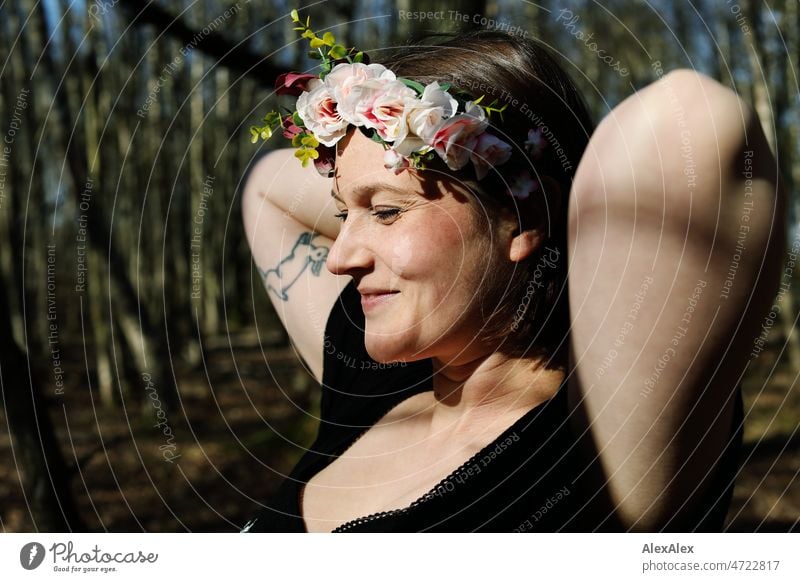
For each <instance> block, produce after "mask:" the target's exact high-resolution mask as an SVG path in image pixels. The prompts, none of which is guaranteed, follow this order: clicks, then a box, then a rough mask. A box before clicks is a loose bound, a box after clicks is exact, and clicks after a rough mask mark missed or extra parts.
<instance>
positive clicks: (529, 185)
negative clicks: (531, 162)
mask: <svg viewBox="0 0 800 582" xmlns="http://www.w3.org/2000/svg"><path fill="white" fill-rule="evenodd" d="M538 189H539V181H538V180H536V178H534V177H533V176H531V174H530V172H528V170H522V171H521V172H519V173H518V174H517V175H516V176H514V178H513V180H512V181H511V195H512V196H513V197H514V198H519V199H520V200H524V199H525V198H527V197H528V196H530V194H531V193H532V192H536V191H537V190H538Z"/></svg>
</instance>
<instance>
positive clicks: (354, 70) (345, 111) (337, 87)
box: [325, 63, 396, 126]
mask: <svg viewBox="0 0 800 582" xmlns="http://www.w3.org/2000/svg"><path fill="white" fill-rule="evenodd" d="M395 79H396V77H395V74H394V73H393V72H392V71H390V70H389V69H387V68H386V67H384V66H383V65H379V64H377V63H375V64H371V65H365V64H364V63H339V64H338V65H336V66H335V67H333V69H331V72H330V73H328V74H327V75H325V86H326V87H328V90H329V91H330V92H331V95H333V98H334V100H335V101H336V102H337V103H338V107H339V113H340V115H341V116H342V118H343V119H346V120H347V121H348V122H349V123H352V124H353V125H355V126H361V125H364V123H365V120H364V119H363V118H362V117H360V116H359V114H358V112H357V111H356V108H357V107H358V106H359V105H360V104H361V102H362V100H364V99H369V100H370V101H371V100H372V99H374V95H373V93H374V92H375V91H378V90H379V89H380V88H381V87H382V85H383V83H385V82H387V81H394V80H395ZM371 81H376V82H375V83H370V82H371Z"/></svg>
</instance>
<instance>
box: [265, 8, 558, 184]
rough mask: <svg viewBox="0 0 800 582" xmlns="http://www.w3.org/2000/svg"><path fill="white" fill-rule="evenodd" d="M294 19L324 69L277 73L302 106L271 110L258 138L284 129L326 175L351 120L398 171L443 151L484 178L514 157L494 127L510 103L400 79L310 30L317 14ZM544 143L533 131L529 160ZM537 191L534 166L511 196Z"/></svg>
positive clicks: (282, 91)
mask: <svg viewBox="0 0 800 582" xmlns="http://www.w3.org/2000/svg"><path fill="white" fill-rule="evenodd" d="M291 17H292V20H293V21H294V22H295V23H296V24H297V25H298V26H297V27H295V28H294V30H297V31H300V32H301V33H302V37H303V38H306V39H308V40H309V42H310V46H311V49H312V50H311V51H309V56H310V57H313V58H316V59H321V61H322V63H321V65H320V69H321V72H320V74H319V75H311V74H306V73H284V74H282V75H280V76H278V78H277V80H276V83H275V92H276V94H277V95H291V96H294V97H297V102H296V109H295V110H294V111H291V110H287V114H286V115H284V116H281V114H280V113H279V112H277V111H271V112H270V113H268V114H267V115H266V116H265V117H264V125H261V126H253V127H251V128H250V133H251V135H252V141H253V143H256V142H258V140H259V138H261V139H264V140H267V139H269V138H270V137H272V135H273V134H274V133H275V132H276V131H277V129H278V128H279V127H280V128H282V133H283V135H284V137H286V138H288V139H291V140H292V146H293V147H295V148H297V151H296V152H295V156H296V157H297V158H298V159H299V160H300V161H301V162H302V165H303V166H304V167H305V166H306V165H307V164H308V161H309V160H313V162H314V166H315V168H316V169H317V171H318V172H319V173H320V174H321V175H323V176H326V177H331V176H332V175H333V169H334V163H335V159H336V149H335V146H336V142H338V141H339V140H340V139H341V138H342V137H344V136H345V134H346V133H347V130H348V127H349V126H350V125H353V126H355V127H358V128H359V129H360V130H361V131H362V132H364V134H365V135H367V137H370V138H371V139H372V140H374V141H376V142H378V143H381V144H382V145H383V146H384V148H385V150H386V152H385V154H384V158H383V159H384V165H385V167H386V168H387V169H391V170H393V171H394V172H395V173H396V174H397V173H400V172H402V171H404V170H405V169H407V168H416V169H424V168H425V167H426V162H429V161H430V160H432V159H434V158H433V157H434V155H438V156H439V158H441V159H442V160H443V161H444V163H445V164H446V165H447V167H448V168H450V169H451V170H460V169H462V168H464V166H466V165H467V164H468V163H469V162H472V164H473V166H474V168H475V174H476V176H477V178H478V180H481V179H482V178H484V177H485V176H486V174H487V173H488V172H489V168H490V167H492V166H498V165H501V164H503V163H505V162H507V161H508V160H509V158H510V157H511V154H512V147H511V145H509V144H508V143H507V142H505V141H503V140H501V139H500V138H498V137H497V136H496V135H494V134H493V133H491V132H489V131H488V130H487V128H488V127H489V119H490V117H491V115H492V113H496V114H498V115H499V116H500V118H501V120H502V117H503V110H505V108H506V107H507V104H506V105H503V106H502V107H500V108H497V107H495V106H496V105H497V100H494V101H492V103H490V104H489V105H484V104H482V101H483V98H484V95H481V96H480V97H479V98H478V99H472V98H471V96H469V95H468V94H466V93H464V92H460V91H452V92H449V89H450V86H449V84H441V83H438V82H433V83H430V84H428V85H427V86H422V84H420V83H418V82H416V81H412V80H411V79H403V78H400V77H397V76H396V75H395V74H394V73H393V72H392V71H391V70H389V69H387V68H386V67H384V66H383V65H380V64H377V63H372V64H370V61H369V57H368V55H366V54H365V53H364V52H362V51H358V50H356V49H355V48H346V47H344V46H343V45H341V44H338V43H337V42H336V39H335V38H334V36H333V34H332V33H330V32H326V33H325V34H323V36H322V37H321V38H320V37H318V36H317V35H316V34H315V33H314V32H313V31H312V30H311V29H310V28H309V22H310V17H309V18H307V19H306V23H305V24H303V22H302V21H301V20H300V18H299V16H298V13H297V10H292V12H291ZM457 97H458V98H457ZM545 143H546V142H545V140H544V138H543V136H542V133H541V130H539V129H531V130H530V131H529V132H528V139H527V140H526V141H525V152H526V155H527V156H528V157H529V159H534V160H535V159H538V158H539V157H540V156H541V155H542V150H543V149H544V146H545ZM538 188H539V182H538V180H536V179H535V178H534V177H533V176H532V175H531V174H530V172H529V171H528V170H527V169H523V170H521V171H520V172H518V173H517V174H516V175H515V176H514V177H513V178H512V180H511V185H510V190H511V194H512V195H513V196H515V197H517V198H521V199H522V198H527V197H528V196H529V195H530V193H531V192H535V191H536V190H537V189H538Z"/></svg>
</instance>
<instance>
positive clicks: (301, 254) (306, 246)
mask: <svg viewBox="0 0 800 582" xmlns="http://www.w3.org/2000/svg"><path fill="white" fill-rule="evenodd" d="M317 234H318V233H315V232H304V233H303V234H301V235H300V236H299V237H298V238H297V242H296V243H294V247H293V248H292V252H291V253H289V255H287V256H286V257H285V258H284V259H282V260H281V262H280V263H278V264H277V265H276V266H275V268H273V269H269V270H267V271H265V270H263V269H262V268H261V267H259V266H258V265H256V267H257V268H258V272H259V274H260V275H261V278H262V279H263V280H264V287H266V288H267V292H269V291H272V292H273V293H275V295H277V296H278V297H279V298H280V299H282V300H284V301H287V300H288V299H289V296H288V295H287V294H286V293H287V291H289V289H290V288H291V286H292V285H294V282H295V281H297V279H299V278H300V275H302V274H303V273H304V272H305V270H306V269H311V272H312V273H313V274H314V276H316V277H319V273H320V271H321V270H322V267H323V265H324V264H325V260H326V259H327V258H328V247H326V246H324V245H315V244H314V243H313V242H311V241H312V240H313V239H314V237H315V236H317Z"/></svg>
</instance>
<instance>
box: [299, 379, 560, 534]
mask: <svg viewBox="0 0 800 582" xmlns="http://www.w3.org/2000/svg"><path fill="white" fill-rule="evenodd" d="M565 383H566V379H565V380H564V382H562V383H561V384H559V387H558V390H557V391H556V392H555V394H553V396H551V397H550V398H548V399H547V400H543V401H542V402H540V403H539V404H537V405H536V406H534V407H533V408H531V409H529V410H527V411H526V412H525V413H523V414H522V416H520V417H519V418H518V419H517V420H515V421H514V422H513V423H512V424H511V425H510V426H508V427H506V428H505V429H504V430H503V432H501V433H500V434H499V435H498V436H497V437H495V438H494V439H493V440H492V441H491V442H489V443H488V444H486V446H484V447H483V448H481V449H480V450H479V451H477V452H476V453H475V454H474V455H472V456H471V457H470V458H469V459H467V460H465V461H464V462H463V463H461V464H460V465H459V466H458V467H456V468H455V469H453V470H452V471H451V472H450V473H448V474H447V476H445V477H444V478H442V479H441V480H440V481H438V482H437V483H436V484H435V485H434V486H433V487H431V488H430V489H429V490H428V491H426V492H425V493H423V494H422V495H421V496H420V497H418V498H417V499H415V500H414V501H412V502H411V503H410V504H409V505H406V506H404V507H398V508H396V509H387V510H384V511H378V512H374V513H370V514H367V515H363V516H359V517H355V518H353V519H351V520H349V521H346V522H345V523H342V524H341V525H338V526H336V527H335V528H334V529H333V530H331V531H330V532H327V533H337V532H341V531H344V530H345V529H348V528H350V527H352V526H354V525H357V524H358V523H359V522H361V521H365V520H367V521H371V520H373V519H379V518H381V517H386V516H388V515H394V514H396V513H403V512H406V511H409V510H411V509H414V508H415V507H417V506H419V505H421V504H422V503H425V502H426V501H428V500H430V499H432V498H433V497H434V495H433V492H434V491H436V490H437V489H438V488H439V487H440V486H442V485H444V483H445V482H447V481H449V480H450V479H452V478H453V476H454V475H456V474H457V473H458V472H459V471H461V470H462V469H463V468H464V467H465V466H467V465H468V464H470V463H473V462H474V461H475V459H477V458H478V457H479V456H480V455H482V454H485V451H486V450H487V449H489V448H490V447H493V446H495V445H496V444H497V443H498V441H500V440H502V439H503V438H505V437H506V436H507V435H508V433H509V432H511V431H512V430H513V429H515V428H517V427H518V425H519V424H521V423H522V422H523V421H525V420H527V419H528V418H529V417H530V416H531V415H532V414H533V413H534V412H536V411H537V410H539V409H540V408H541V407H542V406H544V405H545V404H547V403H548V402H550V401H551V400H553V399H554V398H555V397H556V395H557V394H558V393H559V392H561V390H563V389H564V388H565ZM425 392H433V389H432V388H431V389H430V390H422V391H420V392H416V393H414V394H412V395H411V396H408V397H407V398H404V399H403V400H401V401H400V402H398V403H396V404H394V405H393V406H391V407H390V408H389V409H388V410H386V412H384V413H383V414H382V415H381V416H380V417H379V418H378V420H376V421H375V422H374V423H373V424H371V425H370V426H368V427H366V428H365V429H364V430H362V431H361V432H360V433H359V434H358V435H356V436H355V438H353V439H352V440H351V441H350V443H349V444H348V445H347V446H345V448H344V449H342V451H341V452H340V453H339V454H338V455H331V456H330V457H329V458H330V459H331V460H330V461H328V462H327V463H325V465H323V466H322V467H320V468H319V469H317V470H316V471H315V472H314V473H313V474H311V475H310V476H309V477H308V478H306V479H305V480H304V481H303V482H302V483H301V484H300V487H299V488H298V492H297V496H296V497H297V510H298V511H297V513H298V515H299V517H300V522H301V523H302V525H303V532H304V533H310V532H309V530H308V525H307V524H306V520H305V516H304V514H303V496H304V494H305V489H306V485H308V482H309V481H310V480H311V479H313V478H314V477H315V476H317V475H318V474H319V473H321V472H322V471H323V470H324V469H325V468H327V467H328V466H330V465H331V464H333V463H334V462H335V461H336V459H338V458H340V457H341V456H342V455H344V454H345V453H346V452H347V451H348V450H350V449H351V448H352V447H353V445H355V444H356V442H358V440H359V439H361V437H363V436H364V435H365V434H367V432H369V430H370V429H371V428H373V427H374V426H376V425H377V424H378V423H379V422H380V421H382V420H383V419H384V418H386V416H387V415H388V414H389V413H390V412H391V411H393V410H394V409H395V408H397V407H398V406H400V405H401V404H403V403H404V402H406V401H407V400H409V399H411V398H413V397H414V396H417V395H419V394H424V393H425ZM446 494H447V490H446V488H445V492H444V493H443V494H442V495H446Z"/></svg>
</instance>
